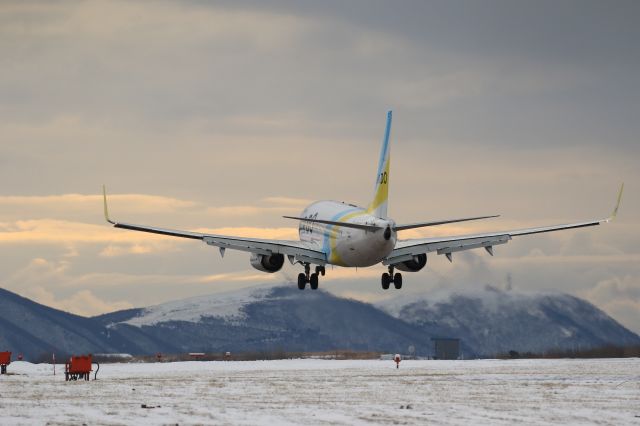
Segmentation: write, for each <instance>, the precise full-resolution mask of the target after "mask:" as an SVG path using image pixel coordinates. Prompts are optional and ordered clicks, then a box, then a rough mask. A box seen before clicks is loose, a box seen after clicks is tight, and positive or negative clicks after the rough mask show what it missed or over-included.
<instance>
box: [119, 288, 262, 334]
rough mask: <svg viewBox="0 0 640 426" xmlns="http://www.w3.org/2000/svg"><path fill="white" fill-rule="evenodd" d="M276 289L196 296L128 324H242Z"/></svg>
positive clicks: (153, 308)
mask: <svg viewBox="0 0 640 426" xmlns="http://www.w3.org/2000/svg"><path fill="white" fill-rule="evenodd" d="M272 290H273V287H251V288H247V289H242V290H236V291H232V292H228V293H216V294H210V295H207V296H196V297H191V298H188V299H183V300H176V301H174V302H167V303H163V304H160V305H156V306H150V307H148V308H145V309H144V310H143V311H142V313H141V314H140V315H139V316H137V317H134V318H131V319H130V320H127V321H123V323H124V324H129V325H133V326H136V327H142V326H143V325H156V324H159V323H162V322H169V321H186V322H194V323H197V322H200V320H201V319H202V318H204V317H215V318H221V319H224V320H226V321H234V320H242V319H244V318H245V314H244V312H243V311H242V308H244V307H245V306H246V305H248V304H250V303H254V302H257V301H260V300H264V299H265V298H266V297H267V296H268V295H269V293H270V292H271V291H272Z"/></svg>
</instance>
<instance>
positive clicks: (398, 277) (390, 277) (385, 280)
mask: <svg viewBox="0 0 640 426" xmlns="http://www.w3.org/2000/svg"><path fill="white" fill-rule="evenodd" d="M391 283H393V285H394V287H395V288H397V289H401V288H402V274H401V273H400V272H397V273H395V274H394V273H393V265H389V273H387V272H385V273H384V274H382V288H383V289H384V290H388V289H389V284H391Z"/></svg>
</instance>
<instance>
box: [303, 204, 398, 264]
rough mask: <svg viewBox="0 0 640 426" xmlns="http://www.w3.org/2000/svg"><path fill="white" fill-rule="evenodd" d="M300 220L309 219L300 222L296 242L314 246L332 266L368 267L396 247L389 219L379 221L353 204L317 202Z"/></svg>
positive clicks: (305, 211)
mask: <svg viewBox="0 0 640 426" xmlns="http://www.w3.org/2000/svg"><path fill="white" fill-rule="evenodd" d="M300 217H302V218H305V219H309V220H308V221H300V228H299V233H300V240H301V241H307V242H310V243H313V244H314V245H316V246H317V247H318V248H319V249H320V250H322V252H324V253H325V254H326V256H327V263H329V264H332V265H339V266H360V267H364V266H372V265H375V264H377V263H380V262H381V261H382V260H383V259H384V258H385V257H386V256H387V255H389V253H391V251H392V250H393V248H394V247H395V245H396V240H397V234H396V232H395V231H393V228H394V226H395V223H394V222H393V220H391V219H380V218H378V217H375V216H373V215H371V214H369V213H368V212H367V210H365V209H363V208H361V207H358V206H355V205H353V204H346V203H341V202H337V201H317V202H315V203H313V204H311V205H309V206H308V207H307V208H305V209H304V210H303V211H302V214H301V216H300ZM318 219H319V220H329V221H333V222H343V223H356V224H361V225H375V226H378V227H380V228H382V229H381V230H378V231H375V232H374V231H366V230H363V229H354V228H348V227H344V226H336V225H325V224H321V223H318V222H313V220H318ZM387 228H389V230H388V231H387ZM385 231H387V232H385Z"/></svg>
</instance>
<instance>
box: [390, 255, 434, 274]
mask: <svg viewBox="0 0 640 426" xmlns="http://www.w3.org/2000/svg"><path fill="white" fill-rule="evenodd" d="M426 264H427V254H426V253H422V254H419V255H417V256H413V259H411V260H406V261H404V262H402V263H396V264H395V265H393V266H395V267H396V269H399V270H401V271H405V272H418V271H419V270H420V269H422V268H424V266H425V265H426Z"/></svg>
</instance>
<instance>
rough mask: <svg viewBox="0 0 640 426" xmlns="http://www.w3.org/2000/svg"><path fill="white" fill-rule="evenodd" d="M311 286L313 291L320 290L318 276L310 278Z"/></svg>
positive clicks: (312, 275)
mask: <svg viewBox="0 0 640 426" xmlns="http://www.w3.org/2000/svg"><path fill="white" fill-rule="evenodd" d="M309 284H310V285H311V290H317V289H318V274H311V276H310V277H309Z"/></svg>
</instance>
